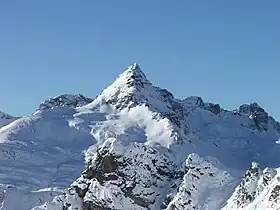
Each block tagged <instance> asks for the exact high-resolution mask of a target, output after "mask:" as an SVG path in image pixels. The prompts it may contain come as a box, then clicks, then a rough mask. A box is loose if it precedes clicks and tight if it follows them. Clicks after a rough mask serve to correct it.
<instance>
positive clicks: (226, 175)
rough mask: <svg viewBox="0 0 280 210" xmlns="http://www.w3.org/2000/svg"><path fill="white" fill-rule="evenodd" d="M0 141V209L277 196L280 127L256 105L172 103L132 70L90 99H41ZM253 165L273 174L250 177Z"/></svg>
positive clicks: (254, 203) (230, 204) (226, 202)
mask: <svg viewBox="0 0 280 210" xmlns="http://www.w3.org/2000/svg"><path fill="white" fill-rule="evenodd" d="M0 136H1V137H0V140H1V142H2V147H1V148H3V149H2V155H1V161H2V162H3V164H1V168H0V169H1V174H0V175H1V178H2V177H3V178H2V179H0V180H1V183H2V185H3V187H2V188H3V189H2V192H3V193H2V195H3V196H0V199H1V198H2V197H3V199H2V207H1V208H0V209H9V210H14V209H18V208H19V207H18V206H21V208H20V209H23V210H25V209H31V208H32V207H33V209H34V210H35V209H36V210H38V209H45V210H46V209H49V210H56V209H57V210H65V209H69V210H70V209H72V210H73V209H78V210H79V209H89V210H92V209H94V210H102V209H105V210H107V209H108V210H109V209H114V210H123V209H127V210H129V209H131V210H138V209H139V210H144V209H151V210H159V209H167V210H173V209H179V210H186V209H199V210H220V209H224V210H227V209H239V208H240V209H241V208H244V207H246V208H247V209H261V208H264V206H265V208H268V207H267V206H268V205H269V206H271V205H272V204H273V205H274V206H275V202H274V200H277V196H278V194H277V192H278V191H277V189H278V188H277V186H278V185H277V182H278V179H277V176H276V175H275V174H277V173H278V172H277V171H279V170H278V169H275V170H273V169H272V168H275V167H278V165H279V163H280V156H279V155H278V154H279V151H280V147H279V144H278V143H277V142H278V139H279V136H280V125H279V123H278V122H276V121H275V120H274V119H273V118H272V117H269V116H268V114H267V112H266V111H265V110H264V109H263V108H261V107H260V106H259V105H258V104H257V103H252V104H244V105H241V106H240V107H239V108H238V109H236V110H232V111H229V110H224V109H222V108H221V107H220V106H219V105H218V104H213V103H207V102H204V101H203V100H202V99H201V98H200V97H195V96H191V97H188V98H186V99H184V100H180V99H176V98H174V97H173V95H172V94H171V93H170V92H169V91H167V90H165V89H161V88H158V87H155V86H153V85H152V83H151V82H149V80H148V79H147V78H146V76H145V74H144V73H143V72H142V71H141V70H140V67H139V65H137V64H133V65H132V66H130V67H129V68H128V69H127V70H126V71H124V72H123V73H121V74H120V75H119V76H118V77H117V78H116V80H115V81H114V82H113V83H112V85H110V86H108V87H107V88H105V89H104V90H103V92H102V93H100V94H99V95H98V96H97V97H96V98H95V99H93V100H92V99H88V98H86V97H84V96H80V95H78V96H71V95H62V96H58V97H56V98H54V99H50V100H47V101H46V102H44V103H43V105H40V106H39V109H38V110H37V111H36V112H35V113H34V114H33V115H31V116H28V117H24V118H21V119H18V120H16V121H14V122H12V123H11V124H9V125H6V126H4V127H2V128H1V129H0ZM84 150H85V166H84V161H83V160H84V156H83V151H84ZM253 161H255V162H258V163H259V165H260V166H262V167H269V170H268V169H266V170H265V171H264V172H262V170H261V169H259V166H258V165H257V164H255V163H254V164H253V166H252V167H251V168H253V169H252V170H253V172H254V173H253V174H252V171H251V170H250V168H249V166H250V165H251V164H252V162H253ZM2 165H3V169H2ZM11 166H13V167H12V168H11ZM247 168H249V169H248V170H247ZM246 170H247V171H246ZM267 170H268V171H269V172H270V173H271V175H269V176H271V177H273V178H271V181H270V182H269V183H268V184H267V185H265V186H263V185H262V184H260V183H261V181H260V180H263V176H264V175H263V174H265V172H267ZM244 171H246V174H245V175H244V176H243V174H244ZM248 171H249V172H248ZM255 171H256V172H255ZM265 176H268V175H267V173H266V175H265ZM247 177H249V183H247V182H248V181H246V180H247V179H248V178H247ZM252 177H253V178H252ZM244 180H245V181H244ZM275 188H276V190H275ZM279 188H280V187H279ZM42 189H43V190H42ZM273 189H274V190H273ZM255 191H257V192H258V193H256V192H255ZM244 192H245V194H244ZM272 192H273V193H272ZM272 194H273V196H272ZM248 195H249V197H250V196H251V197H250V198H248ZM270 195H271V196H272V197H273V201H270V200H269V199H270V197H271V196H270ZM275 195H276V196H275ZM260 196H261V197H260ZM13 199H18V200H19V202H18V203H17V205H15V204H14V202H12V200H13ZM26 200H27V202H26ZM236 200H239V203H237V202H236ZM35 206H36V207H35ZM269 208H270V207H269ZM272 208H274V207H272ZM274 209H277V208H276V207H275V208H274Z"/></svg>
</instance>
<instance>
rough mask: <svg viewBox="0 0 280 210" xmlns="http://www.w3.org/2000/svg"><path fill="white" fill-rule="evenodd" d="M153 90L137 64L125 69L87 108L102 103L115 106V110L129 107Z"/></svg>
mask: <svg viewBox="0 0 280 210" xmlns="http://www.w3.org/2000/svg"><path fill="white" fill-rule="evenodd" d="M151 89H153V86H152V83H151V82H150V81H149V80H148V79H147V77H146V75H145V74H144V72H143V71H142V70H141V68H140V66H139V64H138V63H133V64H132V65H131V66H129V67H127V68H126V70H125V71H123V72H122V73H121V74H119V76H118V77H117V78H116V79H115V80H114V82H113V83H112V84H111V85H109V86H108V87H106V88H105V89H104V90H103V91H102V93H100V94H99V95H98V96H97V97H96V98H95V100H94V102H93V103H91V104H90V105H89V106H91V107H94V106H96V105H98V104H103V103H104V102H106V103H110V104H112V105H116V107H117V108H124V107H128V106H130V104H131V103H134V102H135V101H139V99H140V98H141V99H140V101H142V99H144V98H146V94H147V93H148V92H151V91H150V90H151Z"/></svg>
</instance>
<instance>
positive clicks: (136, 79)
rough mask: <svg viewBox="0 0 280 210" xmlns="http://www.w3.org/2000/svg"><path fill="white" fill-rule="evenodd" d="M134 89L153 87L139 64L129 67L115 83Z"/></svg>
mask: <svg viewBox="0 0 280 210" xmlns="http://www.w3.org/2000/svg"><path fill="white" fill-rule="evenodd" d="M116 84H117V85H118V86H119V87H120V88H121V87H122V86H127V87H128V88H129V87H133V88H135V89H138V90H140V89H141V88H144V87H145V85H147V84H148V85H151V83H150V82H149V80H148V79H147V77H146V75H145V74H144V72H143V71H142V70H141V68H140V66H139V64H138V63H134V64H133V65H131V66H129V67H128V68H127V69H126V70H125V71H124V72H123V73H121V74H120V75H119V76H118V77H117V78H116V80H115V82H114V83H113V85H116Z"/></svg>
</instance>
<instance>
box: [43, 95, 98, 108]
mask: <svg viewBox="0 0 280 210" xmlns="http://www.w3.org/2000/svg"><path fill="white" fill-rule="evenodd" d="M92 101H93V99H91V98H87V97H85V96H83V95H81V94H79V95H71V94H64V95H60V96H57V97H55V98H50V99H49V100H46V101H44V102H43V103H41V104H40V105H39V108H38V110H46V109H51V108H54V107H71V108H75V107H79V106H84V105H86V104H89V103H91V102H92Z"/></svg>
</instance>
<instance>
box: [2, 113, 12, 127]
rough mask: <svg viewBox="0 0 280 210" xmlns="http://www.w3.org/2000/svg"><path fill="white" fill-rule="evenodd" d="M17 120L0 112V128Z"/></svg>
mask: <svg viewBox="0 0 280 210" xmlns="http://www.w3.org/2000/svg"><path fill="white" fill-rule="evenodd" d="M15 119H16V118H15V117H12V116H11V115H8V114H6V113H4V112H1V111H0V128H1V127H3V126H5V125H7V124H9V123H10V122H12V121H14V120H15Z"/></svg>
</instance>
